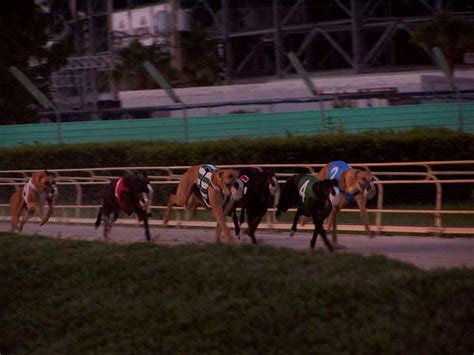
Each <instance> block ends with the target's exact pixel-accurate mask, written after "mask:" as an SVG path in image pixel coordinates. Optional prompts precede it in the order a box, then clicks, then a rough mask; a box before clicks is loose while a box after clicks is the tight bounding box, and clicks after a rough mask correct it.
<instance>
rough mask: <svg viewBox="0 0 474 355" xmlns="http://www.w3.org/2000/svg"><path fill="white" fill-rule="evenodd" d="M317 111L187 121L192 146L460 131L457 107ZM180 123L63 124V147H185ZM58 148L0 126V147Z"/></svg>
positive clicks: (40, 132)
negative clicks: (102, 144)
mask: <svg viewBox="0 0 474 355" xmlns="http://www.w3.org/2000/svg"><path fill="white" fill-rule="evenodd" d="M463 107H464V118H463V120H464V125H463V130H464V131H465V132H470V133H473V132H474V103H464V105H463ZM325 116H326V117H325V119H321V115H320V112H319V111H301V112H278V113H260V114H234V115H222V116H204V117H190V118H189V119H188V135H189V141H190V142H197V141H203V140H213V139H222V138H231V137H270V136H287V135H289V134H314V133H321V132H331V131H336V132H337V131H344V132H361V131H368V130H380V129H394V130H403V129H411V128H414V127H431V128H449V129H458V128H459V107H458V105H457V104H434V105H412V106H388V107H371V108H357V109H354V108H350V109H330V110H326V112H325ZM183 123H184V121H183V119H181V118H152V119H134V120H117V121H88V122H69V123H63V124H62V125H61V128H62V141H63V143H86V142H111V141H130V140H136V141H146V140H163V141H184V139H185V133H184V124H183ZM56 143H58V134H57V125H56V124H54V123H44V124H25V125H8V126H0V146H2V147H11V146H16V145H21V144H56Z"/></svg>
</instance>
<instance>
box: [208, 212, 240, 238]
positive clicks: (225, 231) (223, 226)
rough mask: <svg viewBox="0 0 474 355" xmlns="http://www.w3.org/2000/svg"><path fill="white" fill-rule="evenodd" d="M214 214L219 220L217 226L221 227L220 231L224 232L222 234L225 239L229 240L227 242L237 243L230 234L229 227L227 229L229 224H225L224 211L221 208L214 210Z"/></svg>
mask: <svg viewBox="0 0 474 355" xmlns="http://www.w3.org/2000/svg"><path fill="white" fill-rule="evenodd" d="M212 214H213V215H214V218H215V219H216V220H217V226H218V227H220V231H222V233H223V234H224V236H225V238H226V239H227V242H229V243H235V242H236V241H237V240H236V239H235V237H234V236H233V235H232V234H231V233H230V230H229V227H227V224H226V223H225V216H224V214H223V213H222V210H221V209H220V208H219V207H217V208H213V211H212ZM216 234H217V229H216ZM219 236H220V233H219Z"/></svg>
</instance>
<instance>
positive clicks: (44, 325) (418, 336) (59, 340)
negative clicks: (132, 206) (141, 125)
mask: <svg viewBox="0 0 474 355" xmlns="http://www.w3.org/2000/svg"><path fill="white" fill-rule="evenodd" d="M473 303H474V269H466V268H464V269H453V270H435V271H429V272H428V271H422V270H419V269H417V268H416V267H414V266H411V265H408V264H404V263H401V262H397V261H393V260H389V259H386V258H385V257H382V256H372V257H363V256H358V255H352V254H345V253H344V254H337V253H336V254H329V253H326V252H310V251H305V252H301V251H294V250H288V249H278V248H272V247H268V246H257V247H256V246H253V245H245V246H236V247H232V246H227V245H204V246H193V245H183V246H173V247H167V246H157V245H149V244H146V243H137V244H132V245H110V244H106V243H102V242H85V241H67V240H56V239H48V238H43V237H30V236H12V235H10V234H7V233H0V324H1V326H0V353H1V354H10V353H31V352H34V353H47V354H66V353H67V354H73V353H80V354H84V353H120V354H131V353H162V354H192V353H205V354H212V353H227V354H238V353H265V354H266V353H287V354H288V353H292V354H297V353H299V354H308V353H341V352H347V353H377V354H380V353H413V352H417V353H449V354H454V353H465V354H471V353H472V352H473V351H474V332H473V324H474V307H473Z"/></svg>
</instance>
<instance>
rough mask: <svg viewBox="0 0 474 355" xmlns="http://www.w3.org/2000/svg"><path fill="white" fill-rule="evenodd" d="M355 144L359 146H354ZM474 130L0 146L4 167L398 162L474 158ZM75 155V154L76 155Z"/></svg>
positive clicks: (3, 168)
mask: <svg viewBox="0 0 474 355" xmlns="http://www.w3.org/2000/svg"><path fill="white" fill-rule="evenodd" d="M354 147H357V149H355V148H354ZM473 151H474V135H472V134H468V133H459V132H457V131H449V130H432V129H414V130H411V131H405V132H392V131H386V132H383V131H382V132H377V133H374V132H367V133H357V134H349V133H343V132H342V131H341V132H336V133H328V134H320V135H312V136H291V137H287V138H265V139H230V140H220V141H210V142H201V143H191V144H186V143H165V142H117V143H87V144H65V145H49V146H35V145H32V146H22V147H16V148H3V149H0V170H5V169H38V168H44V167H48V168H50V169H53V168H74V167H76V168H79V167H84V168H87V167H107V166H134V165H135V166H139V165H152V166H167V165H192V164H201V163H204V162H208V163H214V164H264V163H268V164H271V163H288V164H291V163H295V164H296V163H326V162H328V161H331V160H337V159H344V160H345V161H348V162H353V163H356V162H398V161H428V160H463V159H471V158H472V152H473ZM71 157H74V159H71Z"/></svg>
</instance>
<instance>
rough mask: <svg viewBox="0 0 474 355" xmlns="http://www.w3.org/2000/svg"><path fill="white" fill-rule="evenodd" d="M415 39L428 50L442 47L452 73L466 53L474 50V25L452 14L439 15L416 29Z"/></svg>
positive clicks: (414, 32)
mask: <svg viewBox="0 0 474 355" xmlns="http://www.w3.org/2000/svg"><path fill="white" fill-rule="evenodd" d="M413 39H414V41H415V42H417V43H418V44H420V45H422V46H423V47H425V48H427V49H431V48H433V47H435V46H437V47H440V49H441V50H442V52H443V54H444V56H445V58H446V61H447V63H448V65H449V67H450V68H451V71H452V70H453V68H454V65H455V64H456V63H457V62H458V61H459V60H460V59H461V58H462V55H463V54H464V52H465V51H466V50H469V49H472V48H474V24H473V23H469V22H467V21H466V20H465V19H464V18H462V17H458V16H454V15H452V14H450V13H439V14H437V15H435V16H433V18H432V19H431V21H430V22H427V23H425V24H423V25H420V26H419V27H418V28H416V29H415V31H413Z"/></svg>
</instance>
